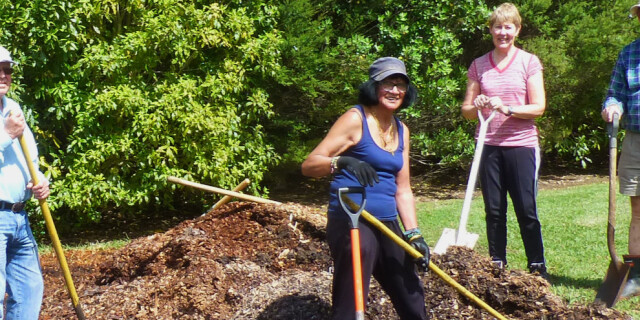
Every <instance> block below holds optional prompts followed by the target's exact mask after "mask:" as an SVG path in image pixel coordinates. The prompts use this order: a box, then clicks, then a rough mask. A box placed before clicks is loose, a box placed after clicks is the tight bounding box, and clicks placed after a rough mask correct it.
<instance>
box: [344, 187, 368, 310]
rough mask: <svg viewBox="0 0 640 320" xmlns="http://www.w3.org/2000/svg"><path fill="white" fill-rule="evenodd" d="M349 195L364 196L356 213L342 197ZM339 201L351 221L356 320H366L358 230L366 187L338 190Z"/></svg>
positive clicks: (365, 198) (365, 200)
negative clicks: (358, 194)
mask: <svg viewBox="0 0 640 320" xmlns="http://www.w3.org/2000/svg"><path fill="white" fill-rule="evenodd" d="M349 193H360V194H361V195H362V204H361V205H360V207H359V208H358V210H357V211H356V212H353V211H351V209H350V208H349V207H348V206H346V205H345V203H344V201H343V200H342V195H343V194H344V195H346V194H349ZM338 199H340V205H341V206H342V209H344V212H346V213H347V215H348V216H349V219H351V257H352V260H353V263H352V264H353V293H354V296H355V303H356V320H364V294H363V290H362V264H361V259H360V230H359V229H358V219H359V218H360V214H361V213H362V210H364V206H365V205H366V203H367V197H366V192H365V190H364V187H346V188H339V189H338Z"/></svg>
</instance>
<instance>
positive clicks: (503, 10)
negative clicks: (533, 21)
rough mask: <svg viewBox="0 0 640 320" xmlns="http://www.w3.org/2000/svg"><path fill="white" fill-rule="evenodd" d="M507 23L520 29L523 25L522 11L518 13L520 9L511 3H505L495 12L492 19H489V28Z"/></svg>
mask: <svg viewBox="0 0 640 320" xmlns="http://www.w3.org/2000/svg"><path fill="white" fill-rule="evenodd" d="M505 22H508V23H509V22H510V23H513V24H515V25H516V27H517V28H520V26H521V25H522V18H521V17H520V11H518V8H517V7H516V6H515V5H514V4H513V3H511V2H505V3H503V4H501V5H499V6H498V7H497V8H496V9H495V10H493V13H491V17H489V27H493V25H494V24H496V23H505Z"/></svg>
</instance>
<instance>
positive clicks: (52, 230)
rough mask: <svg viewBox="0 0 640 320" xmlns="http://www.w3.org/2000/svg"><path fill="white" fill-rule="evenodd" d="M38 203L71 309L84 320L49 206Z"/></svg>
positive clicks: (28, 158)
mask: <svg viewBox="0 0 640 320" xmlns="http://www.w3.org/2000/svg"><path fill="white" fill-rule="evenodd" d="M19 140H20V146H21V147H22V152H23V153H24V158H25V160H26V161H27V166H28V167H29V173H30V174H31V179H32V180H33V185H36V184H38V174H37V172H36V169H35V168H34V166H33V162H31V155H30V154H29V149H28V148H27V143H26V142H25V140H24V137H23V136H20V138H19ZM38 201H39V202H40V209H42V215H43V216H44V222H45V225H46V227H47V231H48V232H49V238H51V243H52V244H53V249H54V250H55V252H56V256H57V257H58V262H59V263H60V267H61V268H62V273H63V274H64V282H65V284H66V286H67V290H68V291H69V296H70V297H71V302H72V303H73V308H74V309H75V310H76V315H77V316H78V319H80V320H85V317H84V313H83V312H82V306H81V305H80V301H79V299H78V293H76V288H75V286H74V285H73V279H72V278H71V272H70V271H69V266H68V265H67V259H66V258H65V256H64V252H63V251H62V245H61V244H60V239H59V238H58V232H57V231H56V226H55V225H54V224H53V219H52V218H51V212H50V211H49V206H48V205H47V201H46V200H44V199H38Z"/></svg>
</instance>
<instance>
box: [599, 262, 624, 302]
mask: <svg viewBox="0 0 640 320" xmlns="http://www.w3.org/2000/svg"><path fill="white" fill-rule="evenodd" d="M628 276H629V266H628V265H627V264H624V263H620V262H616V261H611V262H609V268H608V269H607V274H606V275H605V276H604V281H603V282H602V285H601V286H600V289H598V293H597V294H596V300H595V302H596V303H604V304H605V305H606V306H607V308H612V307H613V306H614V305H615V304H616V302H617V301H618V299H619V298H620V294H621V293H622V289H624V285H625V283H626V282H627V277H628Z"/></svg>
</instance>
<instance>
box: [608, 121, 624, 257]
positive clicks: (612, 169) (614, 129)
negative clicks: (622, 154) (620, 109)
mask: <svg viewBox="0 0 640 320" xmlns="http://www.w3.org/2000/svg"><path fill="white" fill-rule="evenodd" d="M618 118H619V116H618V114H617V113H614V114H613V122H612V123H611V125H610V126H609V215H608V221H607V248H608V249H609V255H610V256H611V261H612V262H613V263H614V265H615V266H616V268H618V270H620V268H621V266H622V264H623V263H622V260H621V259H620V257H619V256H618V254H617V252H616V243H615V234H616V171H617V162H618V125H619V119H618Z"/></svg>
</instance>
